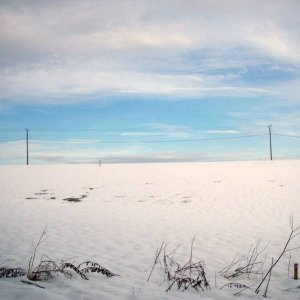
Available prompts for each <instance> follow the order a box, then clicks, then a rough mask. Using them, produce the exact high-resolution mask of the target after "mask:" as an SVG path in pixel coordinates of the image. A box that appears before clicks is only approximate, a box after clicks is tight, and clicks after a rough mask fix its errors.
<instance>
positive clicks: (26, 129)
mask: <svg viewBox="0 0 300 300" xmlns="http://www.w3.org/2000/svg"><path fill="white" fill-rule="evenodd" d="M26 157H27V166H28V129H27V128H26Z"/></svg>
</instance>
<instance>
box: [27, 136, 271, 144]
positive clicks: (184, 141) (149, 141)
mask: <svg viewBox="0 0 300 300" xmlns="http://www.w3.org/2000/svg"><path fill="white" fill-rule="evenodd" d="M259 136H266V134H251V135H240V136H230V137H218V138H197V139H177V140H148V141H120V140H103V141H102V140H84V139H80V140H54V139H32V141H33V142H34V141H45V142H58V143H59V142H63V143H68V142H69V143H80V142H82V143H84V142H86V143H91V144H93V143H94V144H95V143H101V144H104V143H107V144H150V143H186V142H200V141H217V140H231V139H243V138H251V137H259Z"/></svg>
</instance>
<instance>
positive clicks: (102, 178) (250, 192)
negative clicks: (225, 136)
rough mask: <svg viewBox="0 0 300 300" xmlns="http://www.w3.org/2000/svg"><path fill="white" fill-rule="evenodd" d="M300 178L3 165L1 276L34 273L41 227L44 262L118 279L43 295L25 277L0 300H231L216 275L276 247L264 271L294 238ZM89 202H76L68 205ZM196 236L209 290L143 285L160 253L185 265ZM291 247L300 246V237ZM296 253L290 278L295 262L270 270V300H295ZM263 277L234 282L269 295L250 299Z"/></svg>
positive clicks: (58, 283) (154, 167) (213, 168)
mask: <svg viewBox="0 0 300 300" xmlns="http://www.w3.org/2000/svg"><path fill="white" fill-rule="evenodd" d="M299 175H300V161H296V160H295V161H292V160H288V161H272V162H271V161H257V162H218V163H174V164H170V163H168V164H119V165H117V164H116V165H105V164H103V165H102V166H101V167H99V166H98V165H97V164H95V165H62V166H55V165H51V166H50V165H47V166H37V165H34V166H1V167H0V192H1V193H0V233H1V240H0V267H3V266H6V267H22V268H25V269H27V267H28V262H29V259H30V257H31V255H32V253H33V249H34V245H35V243H36V242H37V240H38V239H39V237H40V235H41V233H42V231H43V230H44V229H45V228H46V230H47V239H46V240H45V241H44V242H43V243H42V244H41V245H40V247H39V251H38V258H39V257H40V255H41V254H43V253H44V254H47V255H48V256H49V257H51V258H53V259H56V258H57V259H65V260H66V259H69V261H70V262H72V263H74V264H79V263H81V262H83V261H87V260H92V261H95V262H98V263H99V264H101V265H103V266H104V267H106V268H108V269H109V270H111V271H112V272H115V273H117V274H119V275H120V276H119V277H112V278H106V277H104V276H103V275H99V274H90V275H89V278H90V280H88V281H85V280H82V279H81V278H79V277H78V276H77V275H74V277H73V278H72V279H67V278H63V277H60V278H57V279H53V280H50V281H47V282H39V284H40V285H42V286H44V287H45V289H39V288H37V287H34V286H29V285H26V284H24V283H22V282H21V279H26V277H25V276H24V278H12V279H11V278H0V299H44V300H47V299H112V300H113V299H128V300H130V299H131V300H132V299H199V297H201V299H232V297H233V294H234V293H235V292H237V291H239V290H238V289H234V288H231V289H230V288H224V289H222V290H220V289H219V288H220V287H221V286H222V285H224V284H226V283H227V282H229V281H228V280H226V279H225V278H223V277H222V276H221V275H220V274H219V273H218V272H219V271H220V270H221V269H222V268H224V267H226V266H227V265H228V264H229V263H230V262H231V260H232V259H233V258H234V257H235V256H242V255H247V252H248V251H249V248H250V247H251V246H254V245H255V244H256V242H257V241H258V240H259V239H260V240H261V244H262V245H266V244H267V243H268V242H270V243H269V245H268V247H267V248H266V250H265V253H266V254H267V260H266V263H265V265H264V270H265V271H266V270H267V269H268V268H269V266H270V264H271V259H272V257H273V258H274V259H276V258H277V257H278V255H279V254H280V253H281V251H282V249H283V247H284V245H285V243H286V240H287V238H288V236H289V233H290V224H289V219H290V215H291V213H293V216H294V224H295V226H297V225H299V224H300V182H299V181H300V176H299ZM82 195H86V197H85V198H82V202H79V203H73V202H67V201H64V200H63V199H65V198H69V197H81V196H82ZM28 198H35V199H28ZM51 198H52V199H51ZM193 236H195V243H194V249H193V257H194V259H199V260H203V261H204V262H205V267H206V275H207V278H208V280H209V283H210V287H211V290H209V291H205V292H200V295H198V294H197V293H195V292H193V291H185V292H177V291H176V288H173V289H172V290H171V291H170V292H165V290H166V288H167V283H166V282H163V278H164V274H163V270H162V269H161V267H160V266H159V265H156V266H155V269H154V271H153V274H152V276H151V278H150V281H149V282H147V277H148V275H149V273H150V270H151V267H152V265H153V261H154V258H155V253H156V250H157V249H158V248H159V247H160V245H161V243H162V242H163V241H165V242H166V243H167V244H168V249H170V250H171V249H174V248H175V247H176V246H177V245H179V244H181V246H180V247H179V248H178V250H177V251H176V255H175V257H176V258H177V259H178V260H179V261H181V262H184V261H186V260H188V259H189V255H190V246H191V241H192V238H193ZM291 246H293V247H297V246H300V240H299V238H298V237H297V238H295V240H294V241H293V243H292V245H291ZM291 253H292V256H291V268H290V269H291V270H290V274H287V273H288V261H289V253H287V254H285V255H284V256H283V257H282V259H281V260H280V262H279V263H278V265H277V266H276V267H275V268H274V270H273V272H272V276H271V281H270V286H269V292H268V296H270V297H272V299H299V298H300V289H298V288H297V287H298V286H299V285H300V283H299V281H296V280H293V278H292V269H293V268H292V265H293V264H294V263H296V262H299V263H300V250H295V251H292V252H291ZM215 274H216V277H217V282H216V285H217V287H215ZM260 279H261V277H260V276H259V277H256V278H255V277H250V280H249V279H247V278H246V277H241V278H237V279H236V281H237V282H240V283H244V284H247V285H251V284H254V285H253V287H252V288H251V290H247V291H245V292H243V293H242V294H241V295H240V296H239V298H240V299H259V298H261V296H262V293H263V289H262V292H261V293H260V295H256V294H255V293H254V290H255V288H256V286H257V284H258V283H259V280H260ZM287 289H289V291H285V290H287Z"/></svg>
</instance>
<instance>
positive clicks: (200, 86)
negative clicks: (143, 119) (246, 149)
mask: <svg viewBox="0 0 300 300" xmlns="http://www.w3.org/2000/svg"><path fill="white" fill-rule="evenodd" d="M299 8H300V3H299V1H294V0H288V1H285V2H282V1H279V0H278V1H277V0H275V1H268V0H266V1H263V2H262V1H258V0H251V1H250V0H245V1H236V0H230V1H226V5H225V4H224V2H222V1H196V0H189V1H188V2H187V1H183V0H172V1H171V0H163V1H159V2H157V1H142V0H141V1H138V2H136V1H130V0H124V1H119V0H111V1H75V2H74V1H67V0H64V1H48V2H37V1H22V2H19V1H3V2H2V3H1V4H0V11H1V12H0V22H1V28H0V57H1V58H0V82H1V83H0V90H1V96H2V98H6V99H13V100H18V101H21V99H23V101H29V99H31V98H33V99H37V98H43V99H44V98H47V99H48V101H50V99H51V101H62V99H63V98H68V100H67V101H75V99H77V98H76V97H77V96H78V97H81V96H88V95H93V94H98V95H99V94H100V95H101V94H103V93H104V94H105V93H125V94H126V93H127V94H128V93H139V94H152V95H162V96H172V97H173V96H177V97H196V98H197V97H198V98H199V97H202V96H207V95H209V96H232V97H244V96H253V95H254V96H255V95H261V94H277V95H281V93H282V91H281V90H279V89H278V88H277V89H275V87H274V86H265V85H264V84H260V83H257V84H253V83H252V84H249V83H247V82H243V81H242V82H241V81H239V79H240V75H241V74H240V72H241V71H242V70H243V68H247V67H249V66H251V67H253V66H256V67H259V66H260V65H261V64H262V63H265V62H266V61H268V60H269V61H270V62H271V64H272V63H273V61H275V62H276V65H278V64H286V65H289V64H293V66H294V67H295V68H296V69H299V67H300V55H299V53H300V35H299V28H300V21H299V18H298V14H297V11H299ZM195 54H196V55H199V58H198V59H195V58H194V57H193V56H195ZM226 68H237V69H238V70H236V71H231V72H230V73H228V71H224V72H221V74H220V72H219V74H216V73H218V72H216V71H219V70H222V69H223V70H225V69H226ZM81 99H82V97H81Z"/></svg>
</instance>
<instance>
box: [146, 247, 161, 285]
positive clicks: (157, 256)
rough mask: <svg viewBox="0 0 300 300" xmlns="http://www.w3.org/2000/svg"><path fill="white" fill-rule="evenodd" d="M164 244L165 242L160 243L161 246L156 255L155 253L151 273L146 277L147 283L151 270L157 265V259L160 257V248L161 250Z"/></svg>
mask: <svg viewBox="0 0 300 300" xmlns="http://www.w3.org/2000/svg"><path fill="white" fill-rule="evenodd" d="M164 243H165V242H162V243H161V246H160V248H159V250H158V251H157V253H156V256H155V260H154V263H153V266H152V269H151V272H150V274H149V276H148V279H147V282H148V281H149V280H150V277H151V275H152V272H153V270H154V267H155V265H156V264H157V260H158V258H159V256H160V253H161V250H162V248H163V246H164Z"/></svg>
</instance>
